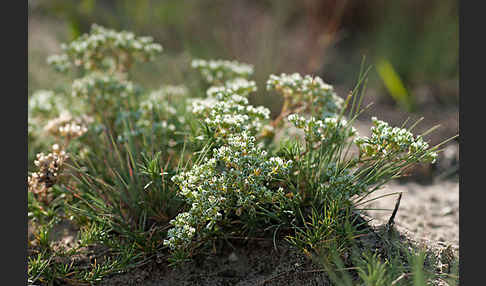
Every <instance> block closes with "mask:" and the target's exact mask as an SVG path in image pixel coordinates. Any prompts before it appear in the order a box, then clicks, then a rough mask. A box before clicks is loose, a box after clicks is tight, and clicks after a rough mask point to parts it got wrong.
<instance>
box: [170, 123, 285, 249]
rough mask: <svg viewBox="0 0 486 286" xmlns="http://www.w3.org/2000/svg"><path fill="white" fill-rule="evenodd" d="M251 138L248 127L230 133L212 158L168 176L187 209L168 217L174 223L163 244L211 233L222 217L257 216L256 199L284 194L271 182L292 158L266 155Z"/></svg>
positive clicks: (183, 243) (178, 245)
mask: <svg viewBox="0 0 486 286" xmlns="http://www.w3.org/2000/svg"><path fill="white" fill-rule="evenodd" d="M255 141H256V139H255V137H253V136H251V135H249V134H248V132H242V133H241V134H240V135H236V136H231V137H230V138H229V139H228V142H227V144H226V145H223V146H221V147H219V148H218V149H215V150H214V153H213V157H212V158H211V159H209V160H207V161H205V163H202V164H200V165H195V166H193V167H192V168H191V169H190V170H189V171H187V172H182V173H179V174H178V175H175V176H174V177H172V181H174V182H175V183H176V184H178V185H179V187H180V194H181V195H182V196H184V197H185V199H186V201H187V202H188V204H189V205H190V206H191V208H190V210H189V211H187V212H183V213H181V214H179V215H178V216H177V217H176V218H175V219H174V220H173V221H171V224H172V225H173V226H174V227H173V228H172V229H170V230H169V232H168V239H167V240H166V241H165V242H164V243H165V245H167V246H169V247H170V248H171V249H173V250H175V249H184V248H186V247H188V246H189V245H190V244H191V243H192V242H193V240H194V239H201V238H204V237H207V236H210V235H211V234H213V233H214V232H213V230H214V228H215V227H216V226H217V223H218V222H219V221H220V220H221V219H223V218H224V217H225V216H228V215H230V214H236V215H238V216H240V215H241V214H242V212H245V213H247V214H249V215H255V209H256V208H255V207H256V205H257V204H266V203H272V202H275V201H276V200H277V199H278V198H280V197H281V196H282V195H283V189H282V188H279V187H277V186H275V185H272V183H273V182H275V180H276V179H277V178H283V177H284V176H286V175H287V174H288V173H289V171H290V168H291V166H292V161H290V160H289V161H286V160H283V159H282V158H279V157H269V155H268V154H267V152H266V151H264V150H261V149H260V148H259V147H258V146H257V145H256V144H255ZM196 234H197V235H198V238H195V235H196Z"/></svg>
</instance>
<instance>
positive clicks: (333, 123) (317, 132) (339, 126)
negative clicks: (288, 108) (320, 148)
mask: <svg viewBox="0 0 486 286" xmlns="http://www.w3.org/2000/svg"><path fill="white" fill-rule="evenodd" d="M287 119H288V121H290V122H291V123H292V124H294V126H295V127H297V128H299V129H302V130H303V131H304V134H305V140H306V141H307V142H333V143H343V141H344V140H346V139H347V138H349V137H352V136H355V135H356V134H357V131H356V128H354V127H352V126H348V122H347V121H346V120H345V119H344V118H338V117H337V116H334V117H326V118H324V119H323V120H317V119H316V118H315V117H310V118H309V119H306V118H305V117H303V116H301V115H298V114H291V115H289V116H288V117H287Z"/></svg>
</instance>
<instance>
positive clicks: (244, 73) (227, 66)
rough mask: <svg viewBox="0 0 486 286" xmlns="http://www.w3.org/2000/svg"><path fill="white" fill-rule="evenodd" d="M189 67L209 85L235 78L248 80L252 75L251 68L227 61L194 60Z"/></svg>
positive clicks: (250, 66) (247, 65)
mask: <svg viewBox="0 0 486 286" xmlns="http://www.w3.org/2000/svg"><path fill="white" fill-rule="evenodd" d="M191 67H192V68H194V69H197V70H198V71H199V72H200V73H201V75H202V76H203V78H204V80H205V81H206V82H208V83H209V84H213V85H214V84H218V85H220V84H222V83H224V82H226V81H228V80H231V79H235V78H248V77H250V76H251V75H252V74H253V66H252V65H249V64H243V63H239V62H237V61H228V60H203V59H194V60H192V62H191Z"/></svg>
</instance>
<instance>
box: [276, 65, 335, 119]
mask: <svg viewBox="0 0 486 286" xmlns="http://www.w3.org/2000/svg"><path fill="white" fill-rule="evenodd" d="M267 90H276V91H278V92H281V93H282V94H283V96H284V97H285V98H289V99H290V101H291V103H292V104H298V103H301V102H302V101H306V102H308V104H311V105H314V106H315V107H317V106H318V107H319V108H320V109H321V111H322V112H323V113H324V114H334V113H338V112H339V111H340V109H341V108H342V106H343V99H342V98H340V97H339V96H337V95H336V93H335V92H334V88H333V86H332V85H329V84H327V83H325V82H324V81H323V80H322V79H321V78H320V77H318V76H315V77H312V76H310V75H305V76H304V77H302V76H301V75H300V74H298V73H293V74H285V73H282V74H281V75H280V76H277V75H273V74H272V75H270V77H269V79H268V80H267Z"/></svg>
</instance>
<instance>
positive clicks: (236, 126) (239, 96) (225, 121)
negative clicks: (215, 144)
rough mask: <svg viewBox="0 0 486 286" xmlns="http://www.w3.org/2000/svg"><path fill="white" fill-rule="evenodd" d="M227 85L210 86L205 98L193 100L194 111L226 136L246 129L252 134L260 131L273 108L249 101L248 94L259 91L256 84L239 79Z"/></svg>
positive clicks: (219, 133)
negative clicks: (252, 103)
mask: <svg viewBox="0 0 486 286" xmlns="http://www.w3.org/2000/svg"><path fill="white" fill-rule="evenodd" d="M225 85H226V86H213V87H210V88H209V89H208V91H207V94H208V97H207V98H205V99H193V100H192V110H191V111H192V113H194V114H195V115H196V116H198V117H199V118H201V119H203V120H204V122H205V123H206V124H207V126H208V127H210V128H212V129H213V130H214V131H216V132H217V133H218V135H221V136H222V137H226V136H228V135H229V134H233V133H238V132H242V131H249V132H251V133H252V134H255V133H256V132H258V131H260V130H261V129H262V127H263V124H262V121H263V120H266V119H269V118H270V110H269V109H268V108H265V107H263V106H258V107H254V106H252V105H249V104H248V99H247V98H246V97H247V96H248V94H249V92H251V91H254V90H256V85H255V83H254V82H253V81H247V80H245V79H238V80H237V81H229V82H227V83H226V84H225Z"/></svg>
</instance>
